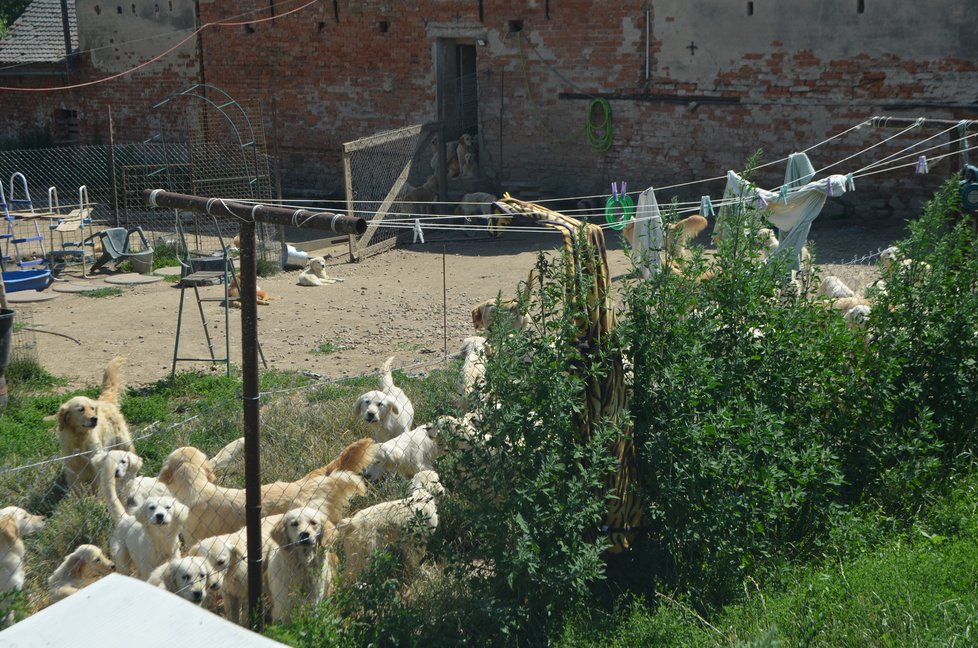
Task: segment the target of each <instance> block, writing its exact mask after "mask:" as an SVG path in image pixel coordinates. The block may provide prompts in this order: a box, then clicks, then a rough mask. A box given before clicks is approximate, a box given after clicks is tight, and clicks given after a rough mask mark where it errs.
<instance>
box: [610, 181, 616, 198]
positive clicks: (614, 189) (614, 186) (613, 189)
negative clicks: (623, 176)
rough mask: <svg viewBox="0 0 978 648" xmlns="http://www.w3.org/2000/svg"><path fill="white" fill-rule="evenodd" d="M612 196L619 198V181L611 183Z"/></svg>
mask: <svg viewBox="0 0 978 648" xmlns="http://www.w3.org/2000/svg"><path fill="white" fill-rule="evenodd" d="M611 196H612V198H614V199H615V200H618V183H617V182H612V183H611Z"/></svg>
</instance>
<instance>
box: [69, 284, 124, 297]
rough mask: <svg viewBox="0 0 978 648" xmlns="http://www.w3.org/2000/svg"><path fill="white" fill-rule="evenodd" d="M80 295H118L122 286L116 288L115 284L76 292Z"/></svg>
mask: <svg viewBox="0 0 978 648" xmlns="http://www.w3.org/2000/svg"><path fill="white" fill-rule="evenodd" d="M78 294H79V295H81V296H82V297H95V298H100V297H118V296H119V295H121V294H122V288H117V287H115V286H111V287H105V288H96V289H95V290H83V291H81V292H80V293H78Z"/></svg>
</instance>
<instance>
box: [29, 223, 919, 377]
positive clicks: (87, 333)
mask: <svg viewBox="0 0 978 648" xmlns="http://www.w3.org/2000/svg"><path fill="white" fill-rule="evenodd" d="M902 235H903V223H898V222H884V223H854V222H852V221H851V220H848V221H840V220H835V221H823V222H819V221H816V223H815V225H814V227H813V228H812V233H811V237H810V240H811V241H813V242H814V248H815V251H816V255H817V260H818V261H819V263H820V265H822V266H823V267H824V269H825V271H826V272H831V273H834V274H837V275H839V276H840V277H842V278H843V279H844V280H846V281H847V282H848V283H849V284H850V285H852V286H853V287H856V286H862V285H864V284H865V283H866V282H867V281H868V280H870V279H871V278H872V277H873V276H874V272H875V269H874V268H873V267H869V266H846V267H840V266H837V265H836V264H838V263H840V262H843V261H847V260H849V259H851V258H852V257H853V256H855V255H863V254H867V253H870V252H875V251H876V250H877V249H878V248H879V247H885V246H886V245H889V244H890V242H892V241H893V240H895V239H897V238H900V237H901V236H902ZM607 237H608V247H609V262H610V264H611V270H612V275H613V276H614V277H616V278H617V277H620V276H622V275H624V274H625V273H627V271H628V269H629V267H630V266H629V263H628V261H627V260H626V258H625V255H624V253H623V252H622V250H621V246H620V243H619V236H618V234H617V233H615V232H612V231H609V232H608V233H607ZM426 238H427V242H426V243H425V244H424V245H404V246H402V247H400V248H398V249H395V250H393V251H390V252H387V253H384V254H381V255H379V256H375V257H372V258H369V259H366V260H364V261H362V262H361V263H357V264H351V263H348V262H347V250H346V247H345V245H344V246H337V247H334V248H333V249H329V250H321V251H318V252H315V253H314V254H322V253H324V252H329V253H332V254H333V258H332V259H330V260H329V261H328V265H329V267H328V268H327V272H329V274H330V275H331V276H333V277H336V278H342V279H343V280H344V281H343V282H341V283H337V284H333V285H328V286H318V287H303V286H299V285H297V284H296V277H297V274H298V271H288V272H283V273H280V274H279V275H277V276H274V277H270V278H265V279H262V278H259V286H260V287H261V288H263V289H265V290H266V291H268V292H269V293H271V294H272V295H274V296H276V297H278V299H276V300H274V301H273V302H272V303H271V304H270V305H268V306H259V322H258V329H259V340H260V343H261V346H262V350H263V352H264V355H265V358H266V359H267V361H268V365H269V366H270V367H273V368H276V369H283V370H300V371H309V372H313V373H315V374H318V375H320V376H323V377H328V378H336V377H342V376H348V375H357V374H361V373H365V372H369V371H373V370H375V369H377V368H379V366H380V365H381V363H382V362H383V361H384V358H385V357H387V356H388V355H395V356H397V364H398V365H405V364H412V363H415V362H423V361H431V360H433V359H437V358H439V357H441V356H442V355H443V353H444V348H445V340H446V338H447V347H448V352H449V353H454V352H455V351H456V350H457V349H458V346H459V343H460V341H461V340H462V338H464V337H466V336H468V335H471V334H472V333H473V330H472V323H471V315H470V311H471V306H472V305H473V304H475V303H477V302H479V301H481V300H484V299H489V298H492V297H494V296H495V295H496V293H497V291H500V290H501V291H502V292H503V294H504V295H506V296H512V295H513V294H514V293H515V288H516V285H517V284H518V282H519V281H521V280H524V279H525V278H526V276H527V272H528V271H529V269H530V268H531V267H532V266H533V264H534V262H535V260H536V255H537V253H538V251H539V250H554V249H555V248H556V246H557V245H558V244H559V239H558V237H557V236H556V235H547V234H541V233H532V234H531V233H520V232H519V231H517V230H509V231H508V232H506V234H505V235H504V236H503V237H502V238H500V239H488V238H485V237H483V236H481V235H480V237H478V238H464V237H461V236H459V235H458V234H445V235H439V233H432V234H431V235H429V236H428V237H426ZM703 241H704V242H705V241H706V237H705V236H704V237H703ZM443 266H444V271H445V272H444V274H443ZM62 276H63V277H67V278H69V280H70V281H72V282H82V281H85V280H84V279H81V278H80V277H78V276H77V275H76V274H75V273H74V272H71V273H63V274H62ZM98 284H99V285H102V284H103V282H102V281H98ZM443 285H444V290H443ZM50 290H51V289H50V288H49V289H48V291H50ZM201 291H202V294H204V295H206V296H217V295H220V294H222V291H223V289H222V288H221V287H220V286H210V287H206V288H202V289H201ZM186 298H187V302H186V303H185V305H184V315H183V328H182V332H181V342H180V353H181V355H183V356H201V355H206V354H207V349H206V346H205V343H204V333H203V328H202V326H201V323H200V319H199V315H198V312H197V309H196V304H195V302H194V301H193V291H192V290H190V289H188V290H187V291H186ZM179 300H180V290H179V289H178V288H176V287H175V285H174V284H173V283H169V282H165V281H163V282H158V283H153V284H147V285H141V286H123V287H122V294H121V295H118V296H110V297H102V298H93V297H87V296H82V295H78V294H70V293H59V294H58V296H57V298H55V299H53V300H51V301H46V302H35V303H18V304H13V305H12V307H13V308H15V309H17V310H22V311H23V312H24V313H25V315H29V319H30V320H32V321H33V327H34V328H36V329H39V330H41V331H49V332H51V333H61V334H64V335H67V336H71V337H73V338H75V339H76V340H77V342H75V341H73V340H70V339H68V338H66V337H62V336H60V335H52V334H49V333H43V332H37V333H35V334H34V336H35V339H36V349H37V355H38V358H39V360H40V362H41V364H42V365H43V366H44V367H45V368H46V369H47V370H48V371H50V372H52V373H54V374H56V375H59V376H64V377H66V378H68V379H69V380H70V386H69V388H70V389H74V388H78V387H81V386H85V385H91V384H97V383H98V382H99V381H100V380H101V374H102V370H103V368H104V367H105V365H106V363H107V362H108V361H109V360H110V359H111V358H112V357H114V356H116V355H124V356H127V357H128V362H127V365H126V368H125V376H126V379H127V381H128V383H129V384H130V385H142V384H147V383H151V382H154V381H156V380H159V379H160V378H163V377H165V376H167V375H169V373H170V368H171V364H172V359H173V351H174V340H175V335H176V325H177V311H178V304H179ZM204 310H205V313H206V314H207V317H208V320H209V328H210V331H211V335H212V339H213V340H214V341H215V343H216V346H217V349H216V352H217V353H218V355H219V356H220V355H223V344H224V314H223V313H224V311H223V308H222V307H221V306H220V304H219V303H215V302H209V303H204ZM446 319H447V327H446ZM240 326H241V323H240V311H239V310H235V309H232V310H231V311H230V333H231V361H232V363H234V364H236V365H239V366H240V361H241V330H240ZM325 343H331V344H332V346H333V347H334V348H336V349H337V350H336V351H334V352H332V353H328V354H318V353H314V352H313V351H314V350H315V349H317V348H319V347H320V345H323V344H325ZM15 344H16V341H15ZM207 366H208V365H207V364H205V363H191V362H181V363H179V364H178V366H177V369H178V371H186V370H189V369H194V368H198V369H199V368H206V367H207ZM221 369H222V367H221V368H218V369H217V370H221ZM12 389H15V387H12Z"/></svg>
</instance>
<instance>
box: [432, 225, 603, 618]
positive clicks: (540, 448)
mask: <svg viewBox="0 0 978 648" xmlns="http://www.w3.org/2000/svg"><path fill="white" fill-rule="evenodd" d="M579 245H584V243H583V241H581V242H579ZM569 267H570V266H569V265H568V258H567V256H566V254H565V255H564V256H562V257H559V258H558V259H557V260H555V261H554V262H548V261H547V260H546V259H545V258H544V257H542V256H541V257H540V259H539V261H538V264H537V271H536V277H537V279H536V280H535V281H534V286H533V287H532V293H533V299H532V301H531V300H530V295H529V292H530V291H528V290H527V289H526V288H527V287H526V286H524V287H523V290H521V292H520V297H519V299H520V303H521V306H522V308H523V309H524V310H523V312H529V313H530V314H531V316H532V318H533V324H532V326H530V327H529V328H528V329H527V330H522V331H521V330H517V329H514V328H513V326H512V320H511V319H510V318H499V319H498V320H494V321H493V322H492V324H491V325H490V329H489V332H488V338H489V347H490V351H489V353H488V358H487V362H486V364H487V371H486V381H485V384H484V386H482V388H481V389H480V395H479V399H480V400H481V405H479V406H478V407H477V412H478V415H479V417H480V418H481V420H482V425H481V429H480V434H481V435H484V436H483V437H482V438H480V439H479V440H476V442H474V443H470V444H468V445H471V447H469V448H467V449H466V450H465V451H464V452H457V451H449V452H448V453H447V456H445V457H444V460H445V461H446V462H447V467H446V468H445V469H444V474H443V479H444V480H445V483H446V489H447V492H448V493H451V494H452V497H450V498H449V500H450V502H451V506H452V507H453V508H452V509H451V511H450V512H448V511H446V513H445V515H444V517H443V519H444V520H445V521H448V520H449V519H451V520H452V522H451V524H450V525H446V528H452V529H454V531H453V532H452V533H454V534H455V535H453V537H451V538H446V539H445V541H446V548H447V549H448V550H449V551H451V552H452V553H453V554H454V556H453V559H452V561H451V562H452V564H453V565H454V566H455V567H457V568H458V573H459V575H460V577H461V578H462V579H463V580H465V581H467V582H469V583H474V584H475V586H476V587H477V588H478V589H479V590H481V591H483V592H484V595H485V596H487V597H488V600H491V601H492V603H491V606H492V607H493V608H494V610H495V612H494V614H495V615H496V617H497V619H498V620H499V622H500V623H501V624H502V627H505V628H507V629H508V631H511V632H524V633H525V632H527V631H528V630H529V629H530V628H535V629H536V630H535V631H543V629H544V628H546V627H547V625H548V623H550V622H552V621H555V620H556V619H557V618H559V617H560V615H561V614H562V613H563V612H565V611H567V610H570V609H573V608H574V607H575V606H578V605H580V604H582V603H583V602H584V601H585V600H586V599H587V597H588V596H589V588H590V586H591V585H592V584H593V583H594V582H595V581H597V580H600V579H601V578H603V575H604V559H603V556H602V554H603V552H604V550H605V549H606V548H607V542H606V540H605V539H604V537H603V536H601V535H600V533H598V529H599V527H600V524H601V521H602V517H603V515H604V513H605V512H606V511H607V508H608V497H609V495H608V487H607V485H606V483H605V480H606V478H607V477H608V476H609V475H610V474H611V473H613V472H614V471H615V469H616V467H617V460H616V459H615V457H614V456H613V454H612V452H611V450H610V448H611V446H612V443H613V442H614V440H615V439H616V438H617V435H618V434H620V433H621V430H620V429H619V427H618V426H617V425H613V424H611V423H610V422H609V421H599V422H598V423H597V425H596V426H594V429H593V432H592V435H591V437H590V438H589V439H583V438H582V434H581V429H580V428H581V426H580V417H581V415H582V411H583V409H584V402H583V395H582V392H583V390H584V387H585V382H586V379H587V377H588V376H589V375H592V374H591V372H600V371H603V369H602V367H603V362H602V354H604V353H620V350H616V349H614V348H613V347H614V345H613V340H614V337H613V336H608V337H607V339H606V340H603V341H602V348H600V349H582V348H580V346H579V345H578V343H577V332H578V323H579V321H580V320H578V319H576V318H577V317H578V316H580V315H581V312H580V311H579V310H578V307H577V306H576V304H581V303H582V302H583V299H577V297H582V295H583V292H584V291H586V287H587V286H588V285H589V280H588V277H587V276H585V275H581V274H575V273H573V272H569V271H568V269H569Z"/></svg>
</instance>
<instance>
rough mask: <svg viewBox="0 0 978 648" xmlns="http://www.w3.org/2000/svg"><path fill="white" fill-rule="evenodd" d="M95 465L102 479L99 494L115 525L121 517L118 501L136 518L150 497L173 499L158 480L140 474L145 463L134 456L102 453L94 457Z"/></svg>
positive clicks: (125, 452)
mask: <svg viewBox="0 0 978 648" xmlns="http://www.w3.org/2000/svg"><path fill="white" fill-rule="evenodd" d="M92 464H93V465H94V466H95V468H96V470H97V471H98V475H99V494H100V495H101V496H102V499H103V501H104V502H105V505H106V506H107V507H108V509H109V514H110V515H112V518H113V521H114V522H118V521H119V517H120V515H121V514H120V511H119V509H118V508H117V507H116V506H114V502H115V501H116V500H120V501H121V502H122V503H123V512H126V513H129V514H133V513H135V512H136V509H137V508H138V507H139V505H140V504H142V503H143V500H145V499H146V498H147V497H165V496H168V495H172V493H170V491H169V489H168V488H167V487H166V486H165V485H163V484H161V483H160V481H159V479H157V478H156V477H147V476H142V475H139V474H138V472H139V469H140V468H141V467H142V465H143V459H142V457H140V456H139V455H137V454H136V453H134V452H129V451H128V450H109V451H108V452H101V451H100V452H97V453H96V454H94V455H93V456H92Z"/></svg>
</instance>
